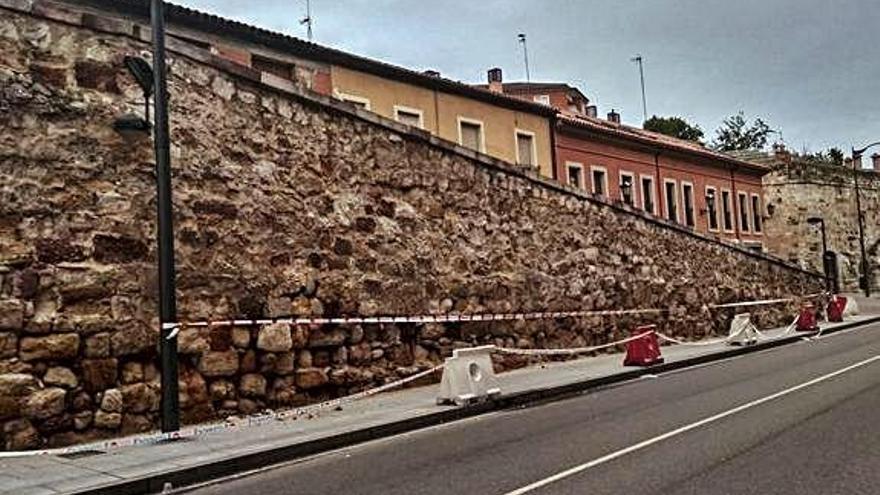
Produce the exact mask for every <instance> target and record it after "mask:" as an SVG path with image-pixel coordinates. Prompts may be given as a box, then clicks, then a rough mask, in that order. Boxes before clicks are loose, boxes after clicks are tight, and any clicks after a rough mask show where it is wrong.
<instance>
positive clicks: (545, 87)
mask: <svg viewBox="0 0 880 495" xmlns="http://www.w3.org/2000/svg"><path fill="white" fill-rule="evenodd" d="M475 86H476V87H478V88H481V89H488V88H489V85H488V84H476V85H475ZM502 87H503V88H504V93H506V94H534V93H540V92H542V91H567V92H569V93H577V95H578V96H579V97H580V98H582V99H583V100H584V101H587V102H589V101H590V99H589V98H587V95H585V94H584V93H583V92H581V90H579V89H578V88H576V87H574V86H572V85H570V84H566V83H551V82H509V83H503V84H502Z"/></svg>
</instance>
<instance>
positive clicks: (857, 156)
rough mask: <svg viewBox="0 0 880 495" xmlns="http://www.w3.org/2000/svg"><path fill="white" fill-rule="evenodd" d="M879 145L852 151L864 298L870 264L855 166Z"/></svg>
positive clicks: (868, 293)
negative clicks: (863, 156)
mask: <svg viewBox="0 0 880 495" xmlns="http://www.w3.org/2000/svg"><path fill="white" fill-rule="evenodd" d="M877 145H880V141H878V142H876V143H871V144H869V145H867V146H865V147H864V148H859V149H855V148H853V149H852V161H853V184H854V187H855V190H856V213H857V216H858V222H859V250H860V252H861V263H860V264H861V270H860V271H861V274H860V275H859V285H860V286H861V287H862V289H863V290H864V291H865V297H871V263H870V262H869V261H868V255H867V253H866V251H865V217H864V215H863V214H862V197H861V191H860V189H859V170H858V169H859V167H858V165H857V164H861V163H862V155H863V154H864V153H865V152H866V151H868V149H870V148H873V147H874V146H877Z"/></svg>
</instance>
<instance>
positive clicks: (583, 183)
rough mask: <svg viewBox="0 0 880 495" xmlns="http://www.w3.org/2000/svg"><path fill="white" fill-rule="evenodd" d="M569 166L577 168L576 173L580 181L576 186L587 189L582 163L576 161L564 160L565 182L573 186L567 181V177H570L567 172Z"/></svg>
mask: <svg viewBox="0 0 880 495" xmlns="http://www.w3.org/2000/svg"><path fill="white" fill-rule="evenodd" d="M569 168H576V169H578V175H579V176H580V181H581V185H580V186H578V187H579V188H580V189H582V190H584V191H586V190H587V188H586V185H587V183H586V181H585V177H584V164H583V163H578V162H565V183H566V184H567V185H569V186H571V187H575V186H573V185H572V184H571V182H569V177H570V174H569V173H568V169H569Z"/></svg>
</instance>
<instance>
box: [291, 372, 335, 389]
mask: <svg viewBox="0 0 880 495" xmlns="http://www.w3.org/2000/svg"><path fill="white" fill-rule="evenodd" d="M295 376H296V386H297V387H299V388H301V389H304V390H308V389H312V388H318V387H322V386H324V385H327V383H329V382H330V378H329V377H328V376H327V372H326V371H325V370H323V369H322V368H304V369H298V370H296V374H295Z"/></svg>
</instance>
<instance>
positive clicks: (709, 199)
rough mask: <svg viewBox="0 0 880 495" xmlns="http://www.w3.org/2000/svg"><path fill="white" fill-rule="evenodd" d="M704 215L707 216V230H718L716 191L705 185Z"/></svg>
mask: <svg viewBox="0 0 880 495" xmlns="http://www.w3.org/2000/svg"><path fill="white" fill-rule="evenodd" d="M706 215H708V216H709V230H718V193H717V191H716V190H715V188H714V187H710V186H706Z"/></svg>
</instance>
